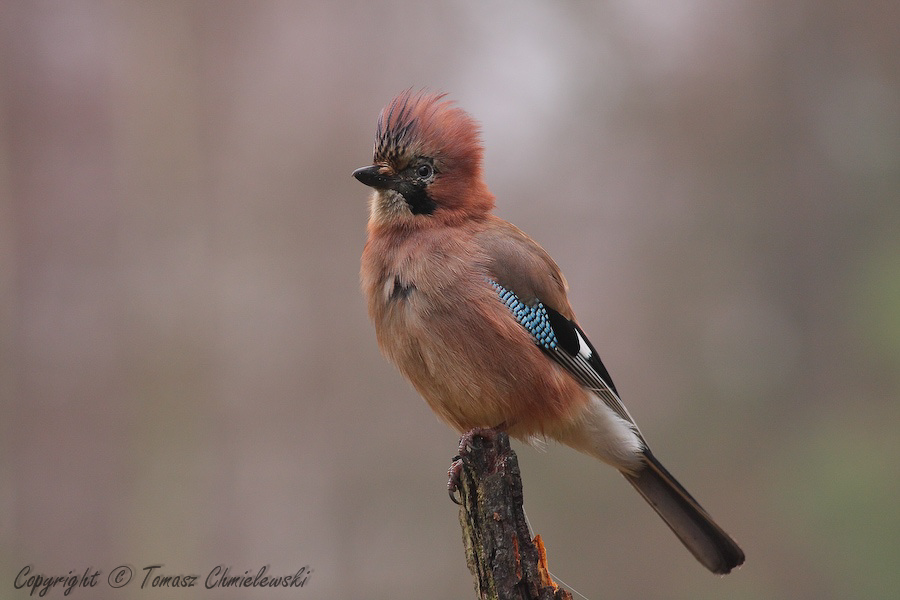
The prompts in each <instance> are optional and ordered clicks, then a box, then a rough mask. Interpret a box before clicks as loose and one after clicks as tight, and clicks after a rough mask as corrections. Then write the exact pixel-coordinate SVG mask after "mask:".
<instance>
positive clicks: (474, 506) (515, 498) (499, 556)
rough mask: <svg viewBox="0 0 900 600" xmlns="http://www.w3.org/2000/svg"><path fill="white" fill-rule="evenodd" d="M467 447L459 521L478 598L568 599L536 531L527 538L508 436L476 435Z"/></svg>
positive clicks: (518, 478)
mask: <svg viewBox="0 0 900 600" xmlns="http://www.w3.org/2000/svg"><path fill="white" fill-rule="evenodd" d="M492 437H494V436H492ZM469 448H470V449H469V450H468V451H467V452H466V453H465V454H464V456H463V458H462V461H463V468H462V472H461V473H460V486H459V489H460V491H459V494H460V501H461V506H460V511H459V521H460V524H461V525H462V532H463V543H464V545H465V550H466V562H467V563H468V565H469V570H470V571H471V572H472V575H473V577H474V578H475V590H476V592H477V593H478V598H480V599H483V600H487V599H497V600H532V599H534V600H538V599H539V600H571V599H572V595H571V594H570V593H569V592H568V591H566V590H563V589H562V588H559V587H558V586H557V585H556V584H555V583H554V582H553V580H552V579H551V578H550V574H549V572H548V570H547V560H546V554H545V553H544V547H543V543H542V542H541V539H540V536H537V537H535V539H534V540H532V539H531V534H530V532H529V529H528V524H527V522H526V521H525V513H524V511H523V510H522V502H523V494H522V478H521V474H520V472H519V461H518V458H517V457H516V454H515V452H513V451H512V449H511V448H510V446H509V437H508V436H507V435H506V434H505V433H498V434H497V435H496V437H495V439H494V440H488V439H486V438H484V437H481V436H478V435H476V436H474V437H473V438H472V443H471V444H470V446H469Z"/></svg>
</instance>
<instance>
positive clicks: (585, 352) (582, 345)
mask: <svg viewBox="0 0 900 600" xmlns="http://www.w3.org/2000/svg"><path fill="white" fill-rule="evenodd" d="M575 335H577V336H578V356H581V357H583V358H584V360H589V359H590V358H591V354H593V353H592V352H591V347H590V346H589V345H588V343H587V341H586V340H585V339H584V338H583V337H581V333H580V332H579V331H578V330H577V329H576V330H575Z"/></svg>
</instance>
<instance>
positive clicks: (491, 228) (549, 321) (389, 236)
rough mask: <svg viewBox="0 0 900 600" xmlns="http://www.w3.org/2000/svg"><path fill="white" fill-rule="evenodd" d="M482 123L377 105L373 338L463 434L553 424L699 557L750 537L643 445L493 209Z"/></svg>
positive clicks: (400, 105)
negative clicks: (612, 471)
mask: <svg viewBox="0 0 900 600" xmlns="http://www.w3.org/2000/svg"><path fill="white" fill-rule="evenodd" d="M483 154H484V147H483V144H482V141H481V131H480V126H479V124H478V123H477V122H476V121H475V119H474V118H472V117H471V116H470V115H469V114H468V113H467V112H465V111H464V110H463V109H461V108H459V107H458V106H457V104H456V103H455V102H453V101H451V100H449V99H448V98H447V95H446V94H444V93H437V92H431V91H429V90H427V89H422V90H417V91H414V90H413V89H407V90H405V91H404V92H401V93H400V94H398V95H397V96H395V97H394V98H393V99H392V100H391V101H390V102H389V103H388V104H387V105H386V106H385V107H384V108H383V109H382V111H381V113H380V115H379V117H378V121H377V125H376V131H375V147H374V160H373V164H371V165H369V166H365V167H362V168H359V169H356V170H355V171H353V173H352V175H353V177H355V178H356V179H357V180H358V181H360V182H361V183H363V184H365V185H366V186H369V187H371V188H372V192H371V193H370V196H369V216H368V224H367V239H366V243H365V247H364V250H363V253H362V260H361V269H360V281H361V287H362V290H363V293H364V295H365V298H366V302H367V307H368V312H369V316H370V317H371V319H372V321H373V322H374V326H375V335H376V338H377V341H378V345H379V347H380V349H381V351H382V353H383V354H384V355H385V356H386V358H387V359H388V360H389V361H390V362H392V363H394V365H395V366H396V367H397V368H398V369H399V370H400V372H401V373H402V374H403V375H405V376H406V378H407V379H409V381H410V382H411V383H412V385H413V387H415V389H416V390H417V391H418V392H419V394H420V395H421V396H422V397H423V398H424V399H425V401H426V402H427V404H428V405H429V406H430V407H431V409H432V410H433V411H434V412H435V413H436V414H437V415H438V417H439V418H440V419H441V420H443V421H444V422H446V423H447V424H449V425H450V426H451V427H453V428H454V429H456V430H457V432H459V433H461V434H462V433H465V432H468V431H471V430H474V429H489V430H491V429H493V430H496V429H500V430H503V431H505V432H507V433H508V435H509V436H511V437H513V438H515V439H518V440H521V441H524V442H526V443H534V442H535V441H536V440H545V439H551V440H556V441H558V442H560V443H562V444H564V445H567V446H570V447H571V448H574V449H575V450H577V451H580V452H583V453H585V454H587V455H589V456H591V457H594V458H596V459H599V460H600V461H602V462H604V463H607V464H609V465H611V466H612V467H614V468H616V469H617V470H618V471H619V472H620V473H621V474H622V475H623V476H624V477H625V479H626V480H627V481H628V482H629V483H630V484H631V485H632V486H634V488H635V489H636V490H637V491H638V492H639V493H640V495H641V496H642V497H643V498H644V499H645V500H646V501H647V502H648V503H649V504H650V506H652V507H653V509H654V510H655V511H656V512H657V513H658V514H659V516H660V517H662V519H663V521H665V523H666V524H667V525H668V526H669V528H671V530H672V531H673V532H674V533H675V535H676V536H677V537H678V539H680V540H681V542H682V543H683V544H684V546H685V547H686V548H687V549H688V550H689V551H690V552H691V553H692V554H693V555H694V557H695V558H696V559H697V560H698V561H699V562H700V563H701V564H702V565H704V566H705V567H706V568H707V569H709V570H710V571H712V572H713V573H716V574H726V573H729V572H731V570H732V569H734V568H735V567H737V566H740V565H741V564H742V563H743V562H744V552H743V551H742V550H741V548H740V547H739V546H738V545H737V543H735V542H734V540H733V539H732V538H731V537H730V536H729V535H728V534H727V533H726V532H725V531H724V530H723V529H722V528H721V527H720V526H719V525H718V524H717V523H716V522H715V521H714V520H713V519H712V518H711V517H710V516H709V514H708V513H707V512H706V511H705V510H704V509H703V508H702V507H701V506H700V504H699V503H698V502H697V501H696V500H695V499H694V498H693V496H691V494H690V493H688V492H687V490H685V488H684V487H683V486H682V485H681V484H680V483H679V482H678V481H677V480H676V479H675V478H674V477H673V476H672V475H671V474H670V473H669V471H668V470H666V468H665V467H664V466H663V465H662V464H661V463H660V462H659V460H657V458H656V457H655V456H654V455H653V453H652V452H651V451H650V447H649V446H648V444H647V442H646V440H645V438H644V435H643V434H642V433H641V431H640V430H639V429H638V426H637V425H636V424H635V421H634V419H633V418H632V417H631V414H629V412H628V410H627V409H626V408H625V405H624V404H623V403H622V401H621V399H620V396H619V392H618V390H617V389H616V386H615V384H614V383H613V381H612V378H611V377H610V375H609V372H608V371H607V369H606V367H605V366H604V365H603V362H602V361H601V360H600V357H599V355H598V354H597V351H596V349H595V348H594V346H593V344H591V342H590V341H589V340H588V337H587V335H586V334H585V332H584V331H583V330H582V328H581V326H580V325H579V324H578V321H577V320H576V318H575V313H574V311H573V310H572V307H571V305H570V303H569V299H568V283H567V281H566V279H565V277H564V276H563V274H562V272H561V271H560V268H559V267H558V266H557V264H556V263H555V262H554V261H553V259H552V258H551V257H550V255H549V254H548V253H547V252H546V251H545V250H544V249H543V248H542V247H541V246H540V245H538V243H537V242H535V241H534V240H532V239H531V238H530V237H529V236H528V235H526V234H525V233H524V232H523V231H522V230H520V229H519V228H517V227H516V226H515V225H513V224H511V223H509V222H507V221H505V220H503V219H501V218H500V217H498V216H496V215H494V214H493V213H492V210H493V209H494V204H495V198H494V196H493V195H492V193H491V192H490V190H489V189H488V186H487V184H486V182H485V179H484V173H483V167H482V158H483Z"/></svg>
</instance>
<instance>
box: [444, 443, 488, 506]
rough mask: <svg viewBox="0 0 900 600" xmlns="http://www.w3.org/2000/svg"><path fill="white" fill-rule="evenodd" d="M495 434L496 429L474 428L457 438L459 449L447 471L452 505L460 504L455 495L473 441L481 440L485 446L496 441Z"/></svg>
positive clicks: (459, 499) (473, 444)
mask: <svg viewBox="0 0 900 600" xmlns="http://www.w3.org/2000/svg"><path fill="white" fill-rule="evenodd" d="M497 433H498V430H497V429H492V428H489V427H476V428H474V429H470V430H469V431H467V432H465V433H464V434H463V435H462V437H461V438H459V448H458V449H457V452H459V454H457V455H456V456H454V457H453V462H452V463H450V468H449V469H447V491H448V493H449V494H450V500H451V501H453V503H454V504H458V505H460V504H462V501H461V498H458V497H457V495H456V493H457V492H458V491H459V488H460V476H461V475H462V470H463V467H464V466H465V465H464V464H463V463H464V461H465V457H466V456H467V455H468V454H469V452H471V451H472V449H473V447H474V446H475V439H476V438H481V439H482V440H484V442H486V443H487V444H493V443H494V440H496V439H497Z"/></svg>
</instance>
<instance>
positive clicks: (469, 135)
mask: <svg viewBox="0 0 900 600" xmlns="http://www.w3.org/2000/svg"><path fill="white" fill-rule="evenodd" d="M481 156H482V147H481V140H480V139H479V132H478V125H477V124H476V123H475V121H474V119H472V117H470V116H469V115H468V114H466V113H465V112H464V111H463V110H462V109H460V108H457V107H456V106H454V105H453V103H452V102H450V101H448V100H445V99H444V94H430V93H427V92H424V91H421V92H416V93H414V92H412V91H410V90H407V91H406V92H403V93H401V94H400V95H398V96H397V97H396V98H394V99H393V100H391V102H390V103H389V104H388V105H387V106H386V107H385V108H384V109H383V110H382V111H381V115H380V116H379V117H378V127H377V129H376V131H375V159H374V164H372V165H371V166H368V167H363V168H361V169H357V170H356V171H354V172H353V176H354V177H356V178H357V179H358V180H359V181H361V182H362V183H364V184H366V185H368V186H370V187H372V188H374V189H375V192H374V193H373V195H372V202H371V215H370V217H371V222H372V223H373V224H375V225H382V226H399V227H416V226H428V224H429V223H435V222H441V223H458V222H462V221H465V220H466V219H471V218H478V217H479V216H484V215H485V214H487V213H488V212H489V211H490V210H491V209H492V208H493V205H494V198H493V196H492V195H491V193H490V192H489V191H488V189H487V186H486V185H485V183H484V181H483V179H482V174H481Z"/></svg>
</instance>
